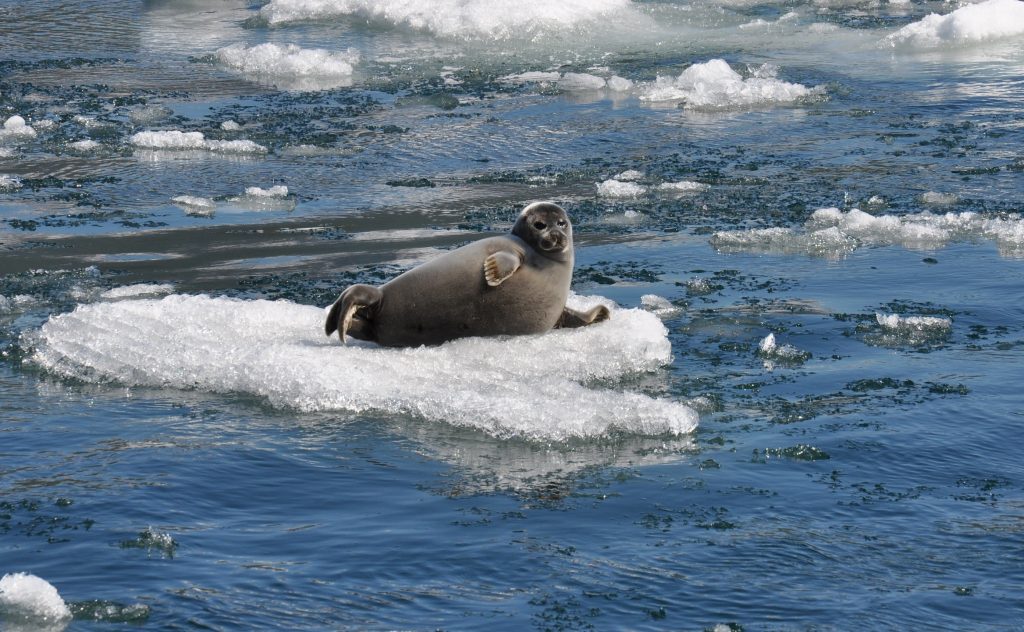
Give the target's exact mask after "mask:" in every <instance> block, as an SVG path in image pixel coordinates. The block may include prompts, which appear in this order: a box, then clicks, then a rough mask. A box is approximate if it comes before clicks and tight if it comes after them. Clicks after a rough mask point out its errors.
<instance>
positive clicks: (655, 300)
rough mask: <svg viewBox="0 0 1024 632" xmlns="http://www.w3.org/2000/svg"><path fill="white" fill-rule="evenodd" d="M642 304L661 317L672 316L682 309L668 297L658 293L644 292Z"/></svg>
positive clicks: (641, 298) (641, 299)
mask: <svg viewBox="0 0 1024 632" xmlns="http://www.w3.org/2000/svg"><path fill="white" fill-rule="evenodd" d="M640 306H641V307H643V308H644V309H646V310H647V311H649V312H651V313H653V314H654V315H656V316H658V317H659V318H671V317H673V316H675V315H677V314H679V312H681V311H682V310H681V309H680V308H678V307H676V306H675V305H673V304H672V302H671V301H669V300H668V299H667V298H665V297H663V296H658V295H657V294H644V295H643V296H641V297H640Z"/></svg>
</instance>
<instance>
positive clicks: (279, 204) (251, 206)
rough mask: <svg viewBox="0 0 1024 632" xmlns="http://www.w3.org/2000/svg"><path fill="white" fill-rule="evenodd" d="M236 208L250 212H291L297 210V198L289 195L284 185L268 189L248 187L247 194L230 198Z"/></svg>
mask: <svg viewBox="0 0 1024 632" xmlns="http://www.w3.org/2000/svg"><path fill="white" fill-rule="evenodd" d="M228 201H229V202H231V203H232V204H233V205H234V206H236V207H238V208H241V209H244V210H250V211H291V210H293V209H294V208H295V204H296V202H295V198H294V197H293V196H290V195H289V194H288V187H286V186H284V185H283V184H277V185H274V186H272V187H270V188H268V189H264V188H261V187H246V188H245V193H243V194H242V195H238V196H233V197H229V198H228Z"/></svg>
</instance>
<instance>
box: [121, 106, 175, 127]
mask: <svg viewBox="0 0 1024 632" xmlns="http://www.w3.org/2000/svg"><path fill="white" fill-rule="evenodd" d="M172 114H174V110H172V109H171V108H168V107H165V106H162V105H145V106H142V107H140V108H138V109H135V110H132V111H131V112H130V113H129V114H128V118H129V119H131V121H132V122H133V123H138V124H140V125H151V124H153V123H156V122H157V121H162V120H164V119H165V118H167V117H169V116H171V115H172Z"/></svg>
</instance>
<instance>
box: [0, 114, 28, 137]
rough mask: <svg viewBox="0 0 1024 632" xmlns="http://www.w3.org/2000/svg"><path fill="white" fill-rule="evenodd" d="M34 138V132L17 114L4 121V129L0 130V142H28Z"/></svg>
mask: <svg viewBox="0 0 1024 632" xmlns="http://www.w3.org/2000/svg"><path fill="white" fill-rule="evenodd" d="M35 137H36V130H34V129H33V128H32V126H31V125H29V124H27V123H25V119H23V118H22V117H20V116H18V115H17V114H15V115H14V116H12V117H10V118H8V119H7V120H6V121H4V127H3V129H2V130H0V141H6V140H10V141H19V140H30V139H32V138H35Z"/></svg>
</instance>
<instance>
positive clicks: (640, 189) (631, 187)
mask: <svg viewBox="0 0 1024 632" xmlns="http://www.w3.org/2000/svg"><path fill="white" fill-rule="evenodd" d="M646 192H647V187H645V186H643V185H642V184H637V183H635V182H622V181H621V180H616V179H615V178H611V179H608V180H605V181H604V182H598V183H597V194H598V195H600V196H601V197H613V198H636V197H640V196H641V195H643V194H644V193H646Z"/></svg>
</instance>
